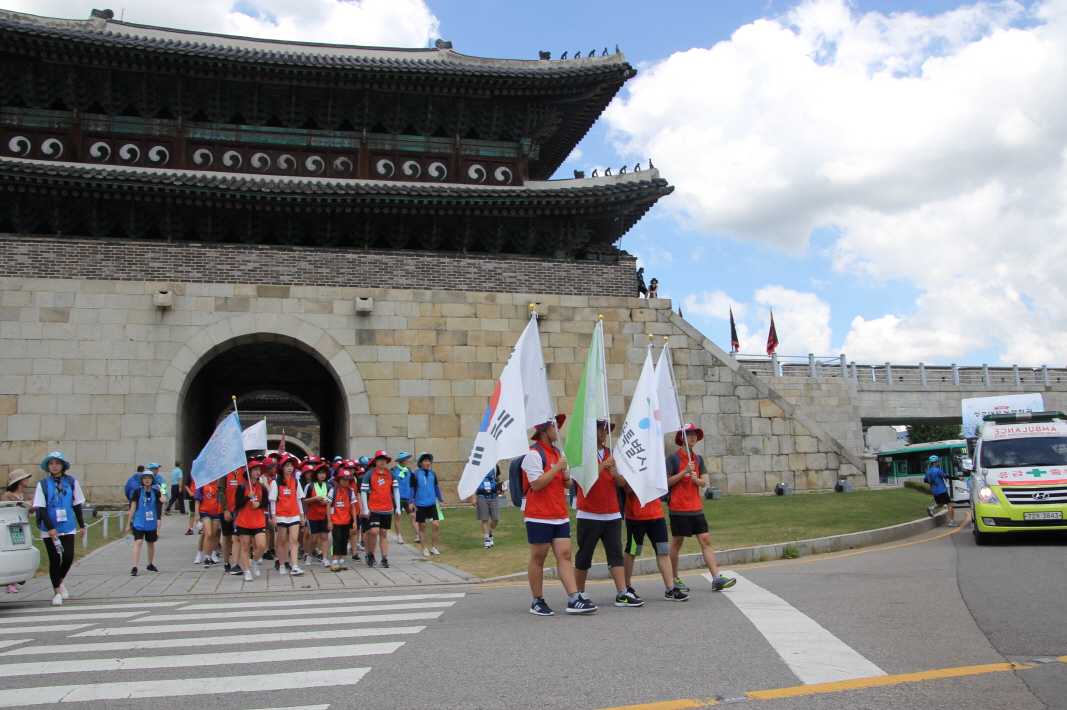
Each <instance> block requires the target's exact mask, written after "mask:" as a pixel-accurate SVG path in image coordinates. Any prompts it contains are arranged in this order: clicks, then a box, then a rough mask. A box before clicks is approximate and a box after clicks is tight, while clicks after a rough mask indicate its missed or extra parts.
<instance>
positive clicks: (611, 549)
mask: <svg viewBox="0 0 1067 710" xmlns="http://www.w3.org/2000/svg"><path fill="white" fill-rule="evenodd" d="M598 542H603V543H604V554H605V555H607V557H608V567H622V518H616V519H615V520H586V519H585V518H578V553H577V554H576V555H575V556H574V569H582V570H587V569H589V568H590V567H592V566H593V552H594V551H595V550H596V544H597V543H598Z"/></svg>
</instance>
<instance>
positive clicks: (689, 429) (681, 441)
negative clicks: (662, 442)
mask: <svg viewBox="0 0 1067 710" xmlns="http://www.w3.org/2000/svg"><path fill="white" fill-rule="evenodd" d="M690 433H693V434H696V435H697V441H701V440H702V439H703V438H704V430H703V429H698V428H697V425H696V424H686V425H685V426H684V427H682V428H681V429H679V430H678V433H677V434H675V435H674V443H675V445H676V446H685V435H686V434H690Z"/></svg>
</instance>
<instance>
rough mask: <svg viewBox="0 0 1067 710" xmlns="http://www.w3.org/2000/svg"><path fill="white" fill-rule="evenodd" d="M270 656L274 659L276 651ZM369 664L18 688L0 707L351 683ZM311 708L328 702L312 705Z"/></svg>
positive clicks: (0, 699) (3, 697) (0, 698)
mask: <svg viewBox="0 0 1067 710" xmlns="http://www.w3.org/2000/svg"><path fill="white" fill-rule="evenodd" d="M273 653H274V657H273V659H272V660H274V661H277V660H278V655H277V651H274V652H273ZM369 670H370V668H346V669H345V670H344V672H340V673H339V672H338V671H336V670H329V671H305V672H301V673H267V674H265V675H246V676H230V677H228V678H187V679H182V680H145V681H136V682H130V683H96V684H91V685H59V686H48V687H43V688H18V689H17V690H14V689H12V690H11V691H8V692H5V693H4V694H3V695H0V707H6V708H9V707H21V706H24V705H50V704H52V703H80V702H92V701H100V700H127V699H130V698H170V697H178V696H188V695H216V694H220V693H260V692H264V691H271V690H296V689H306V688H313V687H317V686H321V685H333V686H336V685H355V684H356V683H358V682H359V681H360V679H362V678H363V676H365V675H366V674H367V672H368V671H369ZM312 707H315V708H324V707H329V706H323V705H315V706H312Z"/></svg>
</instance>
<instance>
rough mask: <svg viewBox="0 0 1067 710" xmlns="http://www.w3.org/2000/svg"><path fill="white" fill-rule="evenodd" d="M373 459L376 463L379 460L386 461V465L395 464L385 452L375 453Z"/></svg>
mask: <svg viewBox="0 0 1067 710" xmlns="http://www.w3.org/2000/svg"><path fill="white" fill-rule="evenodd" d="M373 459H374V460H375V461H377V460H378V459H385V462H386V463H392V462H393V459H392V458H390V457H389V454H387V453H386V452H384V451H375V452H374V457H373Z"/></svg>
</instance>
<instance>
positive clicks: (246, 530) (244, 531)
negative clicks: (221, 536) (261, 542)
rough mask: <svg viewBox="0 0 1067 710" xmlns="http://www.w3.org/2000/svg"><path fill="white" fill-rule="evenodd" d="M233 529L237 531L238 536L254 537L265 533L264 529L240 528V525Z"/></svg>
mask: <svg viewBox="0 0 1067 710" xmlns="http://www.w3.org/2000/svg"><path fill="white" fill-rule="evenodd" d="M235 529H236V530H237V534H238V535H248V536H249V537H253V536H255V535H262V534H264V533H265V532H267V529H266V528H242V527H241V526H240V525H238V526H237V527H236V528H235Z"/></svg>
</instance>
